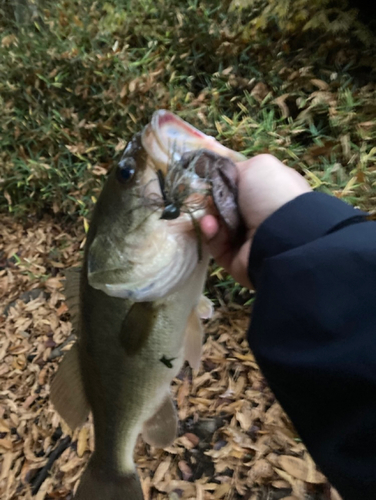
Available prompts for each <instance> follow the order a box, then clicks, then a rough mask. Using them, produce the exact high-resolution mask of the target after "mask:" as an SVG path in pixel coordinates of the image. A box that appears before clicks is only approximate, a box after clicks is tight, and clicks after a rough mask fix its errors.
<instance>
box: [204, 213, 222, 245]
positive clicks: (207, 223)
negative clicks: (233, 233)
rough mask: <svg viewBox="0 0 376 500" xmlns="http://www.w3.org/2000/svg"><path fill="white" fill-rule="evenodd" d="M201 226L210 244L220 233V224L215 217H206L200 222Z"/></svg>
mask: <svg viewBox="0 0 376 500" xmlns="http://www.w3.org/2000/svg"><path fill="white" fill-rule="evenodd" d="M200 226H201V230H202V233H203V235H204V237H205V239H206V241H208V242H209V241H210V240H211V239H213V238H214V237H215V236H216V234H217V233H218V231H219V222H218V220H217V219H216V218H215V217H214V215H205V216H204V217H203V218H202V219H201V221H200Z"/></svg>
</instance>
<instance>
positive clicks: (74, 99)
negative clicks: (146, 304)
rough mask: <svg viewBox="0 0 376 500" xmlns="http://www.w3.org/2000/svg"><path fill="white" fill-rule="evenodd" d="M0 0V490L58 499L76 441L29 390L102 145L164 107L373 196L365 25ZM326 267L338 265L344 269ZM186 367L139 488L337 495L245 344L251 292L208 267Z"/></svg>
mask: <svg viewBox="0 0 376 500" xmlns="http://www.w3.org/2000/svg"><path fill="white" fill-rule="evenodd" d="M120 4H121V3H119V2H116V1H115V0H114V1H109V2H101V3H96V2H89V1H88V0H77V1H76V2H62V1H57V2H49V1H47V0H46V1H43V2H42V1H41V0H40V1H37V0H35V1H34V2H28V1H26V0H22V1H20V2H17V3H13V2H6V1H3V2H2V4H1V10H0V26H1V29H2V34H1V38H0V72H1V74H2V78H1V81H0V101H1V106H2V120H1V123H0V187H1V189H0V209H1V226H0V301H1V303H0V457H1V459H0V497H1V499H7V500H16V499H31V498H35V499H37V500H43V499H46V500H47V499H53V498H67V499H70V498H72V491H73V490H74V488H75V487H76V486H77V482H78V480H79V477H80V475H81V472H82V469H83V467H84V465H85V463H86V462H87V460H88V457H89V456H90V451H91V450H92V448H93V436H92V427H91V425H90V423H89V422H88V423H87V424H86V425H85V426H84V427H83V428H82V429H81V430H79V431H76V432H75V434H74V435H73V436H71V435H70V434H69V430H68V429H67V428H66V427H65V426H64V424H63V423H62V422H61V421H60V419H59V417H58V416H57V415H56V413H55V412H54V410H53V408H52V407H51V404H50V403H49V400H48V395H49V387H50V382H51V379H52V377H53V374H54V373H55V371H56V369H57V366H58V363H59V362H60V360H61V358H62V354H63V352H64V350H65V349H69V347H70V343H71V342H72V340H73V337H72V332H71V324H70V321H69V320H70V317H69V312H68V310H67V307H66V304H65V302H64V296H63V294H62V281H63V272H64V269H65V268H68V267H70V266H71V265H74V264H76V263H78V262H79V260H80V255H81V252H82V243H83V241H84V238H85V229H87V224H88V217H89V213H90V209H91V207H92V205H93V203H94V202H95V200H96V196H97V193H98V191H99V189H100V186H101V184H102V182H103V179H104V176H105V174H106V172H107V170H108V168H109V167H110V166H111V164H112V162H113V159H114V158H115V157H116V155H118V154H119V153H120V151H121V150H122V149H123V147H124V146H125V144H126V142H127V140H128V139H129V138H130V137H131V136H132V134H133V133H135V132H136V131H139V130H140V128H141V127H142V126H143V125H144V124H146V123H147V122H148V121H149V119H150V116H151V114H152V112H153V111H154V110H155V109H158V108H167V109H170V110H172V111H173V112H176V113H178V114H179V115H180V116H181V117H182V118H184V119H186V120H188V121H189V122H191V123H192V124H193V125H195V126H197V127H198V128H200V129H201V130H203V131H204V132H206V133H209V134H212V135H214V136H216V137H217V139H218V140H220V141H221V142H223V143H224V144H226V145H227V146H229V147H232V148H233V149H236V150H239V151H242V152H243V153H244V154H245V155H247V156H252V155H254V154H256V153H262V152H271V153H273V154H274V155H276V156H277V157H279V158H280V159H281V160H282V161H285V162H286V163H288V164H289V165H291V166H293V167H295V168H296V169H297V170H298V171H299V172H301V173H303V174H304V175H306V177H307V179H308V180H309V181H310V182H311V184H312V186H313V187H314V188H315V189H317V190H321V191H324V192H330V193H332V194H334V195H335V196H338V197H339V198H342V199H344V200H345V201H348V202H350V203H352V204H355V205H358V206H360V207H362V208H364V209H366V210H369V211H370V213H371V214H373V215H374V214H375V213H376V189H375V187H376V184H375V183H376V165H375V164H376V147H375V142H376V141H375V139H376V121H375V115H376V104H375V103H376V85H375V75H376V73H375V61H376V57H375V48H374V47H375V46H374V39H373V36H372V34H371V33H370V32H369V30H367V29H366V28H364V26H362V25H361V24H360V23H359V22H358V21H357V19H356V13H355V12H354V11H352V10H351V9H347V10H345V9H343V7H342V3H341V2H336V1H335V0H316V2H312V1H311V0H294V2H289V1H288V0H264V1H252V0H237V1H235V0H233V1H229V0H228V1H224V2H218V1H217V0H216V1H214V0H213V1H210V0H207V1H204V2H197V1H195V0H189V1H184V2H183V1H177V0H153V1H151V0H150V1H149V0H143V1H141V2H140V1H133V0H131V1H130V2H129V8H128V10H127V11H125V10H124V8H123V5H122V4H121V5H120ZM344 272H345V270H344ZM207 289H208V292H209V294H210V296H211V297H212V298H214V299H215V301H216V313H215V316H214V318H213V319H212V320H210V321H209V322H208V323H207V325H206V343H205V346H204V353H203V359H202V364H201V368H200V371H199V373H198V374H192V373H191V371H190V369H189V368H188V367H186V368H185V369H184V370H183V371H182V373H181V374H180V376H179V377H178V378H177V379H176V381H175V382H174V384H173V392H174V395H175V397H176V401H177V405H178V408H179V418H180V430H179V438H178V439H177V440H176V442H175V443H174V445H173V446H171V447H170V448H168V449H166V450H163V451H161V450H155V449H151V448H150V447H148V446H146V445H144V444H143V443H142V442H141V440H140V442H139V445H138V448H137V450H136V459H137V465H138V469H139V472H140V475H141V476H142V480H143V487H144V491H145V497H146V498H147V499H165V498H168V499H170V500H178V499H180V498H183V499H188V498H190V499H200V500H210V499H226V500H230V499H231V500H235V499H238V498H239V499H240V498H244V499H252V500H256V499H257V500H261V499H262V500H264V499H270V500H278V499H280V498H285V499H286V500H287V499H288V498H289V499H290V500H293V499H303V498H306V499H310V500H319V499H320V500H337V499H338V498H339V497H338V496H337V494H336V492H334V490H333V489H331V487H330V485H328V483H327V481H326V480H325V478H324V477H323V476H322V475H321V473H320V472H319V471H317V470H316V467H315V465H314V463H313V462H312V460H311V458H310V457H309V455H308V454H307V452H306V450H305V448H304V446H303V444H302V443H301V442H300V440H299V437H298V436H297V435H296V434H295V432H294V430H293V428H292V426H291V424H290V423H289V421H288V419H287V418H286V416H285V415H284V414H283V412H282V410H281V408H280V406H279V405H278V403H277V402H276V401H275V399H274V396H273V394H272V393H271V392H270V390H269V388H268V386H267V384H266V382H265V381H264V379H263V377H262V375H261V374H260V371H259V370H258V368H257V365H256V363H255V361H254V359H253V356H252V354H251V353H250V352H249V350H248V347H247V343H246V340H245V331H246V327H247V324H248V321H249V312H250V311H249V309H248V305H246V306H244V303H246V304H250V303H251V302H252V296H250V295H249V294H248V293H246V292H245V291H244V290H242V289H241V287H240V286H239V285H237V284H236V283H234V282H233V281H232V280H231V279H229V278H228V277H226V276H225V275H224V274H223V272H222V270H221V269H217V268H213V269H212V272H211V276H210V278H209V281H208V286H207Z"/></svg>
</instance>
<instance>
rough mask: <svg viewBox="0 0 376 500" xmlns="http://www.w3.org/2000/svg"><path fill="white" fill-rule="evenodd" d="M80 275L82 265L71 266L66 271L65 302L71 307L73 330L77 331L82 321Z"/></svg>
mask: <svg viewBox="0 0 376 500" xmlns="http://www.w3.org/2000/svg"><path fill="white" fill-rule="evenodd" d="M80 276H81V268H80V267H71V268H69V269H67V270H66V271H65V285H64V295H65V302H66V304H67V306H68V309H69V314H70V316H71V323H72V327H73V330H75V332H76V333H77V330H78V326H79V322H80Z"/></svg>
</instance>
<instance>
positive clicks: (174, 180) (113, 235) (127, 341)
mask: <svg viewBox="0 0 376 500" xmlns="http://www.w3.org/2000/svg"><path fill="white" fill-rule="evenodd" d="M201 148H204V149H206V150H210V151H212V152H214V153H216V154H219V155H221V156H223V157H227V158H230V159H232V160H234V161H240V160H242V159H243V157H242V156H241V155H239V154H238V153H235V152H234V151H231V150H229V149H227V148H225V147H224V146H222V145H221V144H219V143H218V142H217V141H215V140H214V139H213V138H212V137H208V136H206V135H204V134H202V133H201V132H199V131H198V130H196V129H195V128H193V127H191V126H190V125H188V124H187V123H185V122H184V121H182V120H181V119H179V118H178V117H176V116H175V115H173V114H172V113H169V112H166V111H158V112H156V113H155V114H154V115H153V118H152V120H151V123H150V124H149V125H148V126H147V127H146V128H145V129H144V130H143V132H142V133H141V134H138V135H136V136H135V137H134V138H133V139H132V140H131V141H130V142H129V144H128V146H127V147H126V149H125V151H124V153H123V155H122V157H121V159H120V161H119V163H118V164H116V165H115V166H114V168H113V169H112V171H111V172H110V173H109V176H108V178H107V181H106V183H105V185H104V187H103V190H102V192H101V195H100V197H99V199H98V202H97V204H96V206H95V209H94V212H93V216H92V219H91V223H90V228H89V231H88V234H87V241H86V246H85V252H84V262H83V267H82V269H81V271H79V272H78V271H72V272H71V273H70V275H68V276H67V286H66V296H67V304H68V306H69V308H70V311H71V316H72V323H73V326H74V328H75V329H76V332H77V342H76V343H75V345H74V346H73V347H72V349H71V350H70V351H69V352H68V353H67V354H66V355H65V357H64V359H63V361H62V363H61V365H60V367H59V370H58V372H57V374H56V377H55V378H54V380H53V383H52V386H51V400H52V402H53V404H54V406H55V408H56V409H57V411H58V412H59V413H60V415H61V416H62V418H63V419H64V420H65V421H66V422H67V424H68V425H69V426H70V427H71V428H72V429H74V428H76V427H77V426H79V425H82V423H83V422H84V421H85V420H86V418H87V416H88V413H89V411H92V413H93V420H94V434H95V451H94V453H93V455H92V456H91V458H90V460H89V463H88V466H87V468H86V469H85V471H84V473H83V476H82V479H81V482H80V484H79V487H78V490H77V493H76V496H75V499H76V500H141V499H143V494H142V489H141V485H140V481H139V478H138V476H137V473H136V469H135V464H134V461H133V451H134V447H135V444H136V440H137V437H138V435H139V434H140V433H142V436H143V439H144V440H145V441H146V442H147V443H149V444H151V445H153V446H156V447H161V448H163V447H166V446H168V445H169V444H170V443H171V442H172V441H173V440H174V438H175V436H176V431H177V416H176V412H175V407H174V403H173V401H172V399H171V395H170V384H171V381H172V379H173V378H174V377H175V376H176V375H177V374H178V373H179V371H180V369H181V367H182V365H183V363H184V361H185V360H188V361H189V362H190V364H191V365H192V366H193V367H194V368H197V367H198V364H199V360H200V354H201V344H202V327H201V321H200V317H208V316H209V315H210V310H211V305H210V303H209V301H208V300H207V299H205V297H203V296H202V291H203V286H204V281H205V276H206V271H207V265H208V261H209V254H208V251H207V249H206V248H205V246H204V245H201V244H200V243H199V241H198V237H197V231H196V230H195V227H194V224H193V223H192V220H193V219H195V218H198V217H200V216H202V215H204V214H205V213H206V204H205V200H206V198H207V184H206V183H205V179H201V178H200V176H198V175H197V173H196V172H195V171H194V169H192V168H189V166H188V167H187V165H185V167H184V168H183V169H182V168H180V170H179V169H177V168H176V165H179V162H181V158H182V157H183V156H184V154H187V153H190V152H191V153H192V152H193V151H196V150H198V149H201ZM174 165H175V167H174ZM198 247H201V248H200V251H198Z"/></svg>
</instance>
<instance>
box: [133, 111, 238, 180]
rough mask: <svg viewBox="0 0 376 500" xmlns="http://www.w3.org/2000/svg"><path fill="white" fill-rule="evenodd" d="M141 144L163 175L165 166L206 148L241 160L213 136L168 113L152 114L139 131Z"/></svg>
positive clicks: (235, 160)
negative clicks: (148, 121)
mask: <svg viewBox="0 0 376 500" xmlns="http://www.w3.org/2000/svg"><path fill="white" fill-rule="evenodd" d="M141 140H142V145H143V147H144V148H145V150H146V152H147V153H148V155H149V156H150V158H151V160H152V161H153V163H154V164H155V166H156V167H157V168H158V169H161V170H162V172H163V173H164V174H166V173H167V169H168V166H169V165H171V163H175V162H178V161H180V160H181V157H182V155H183V154H184V153H188V152H191V151H195V150H198V149H208V150H210V151H213V152H214V153H217V154H218V155H221V156H224V157H226V158H229V159H230V160H232V161H234V162H235V163H236V162H239V161H244V160H245V157H244V156H243V155H242V154H240V153H237V152H235V151H232V150H231V149H229V148H226V147H225V146H223V145H222V144H220V143H219V142H218V141H217V140H216V139H215V138H214V137H211V136H209V135H206V134H204V133H203V132H201V131H200V130H198V129H196V128H195V127H193V126H192V125H190V124H189V123H187V122H185V121H184V120H182V119H181V118H179V117H178V116H176V115H174V114H173V113H171V112H170V111H166V110H164V109H160V110H158V111H156V112H155V113H154V114H153V116H152V118H151V121H150V123H149V124H148V125H147V126H146V127H145V128H144V130H143V132H142V138H141Z"/></svg>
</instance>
